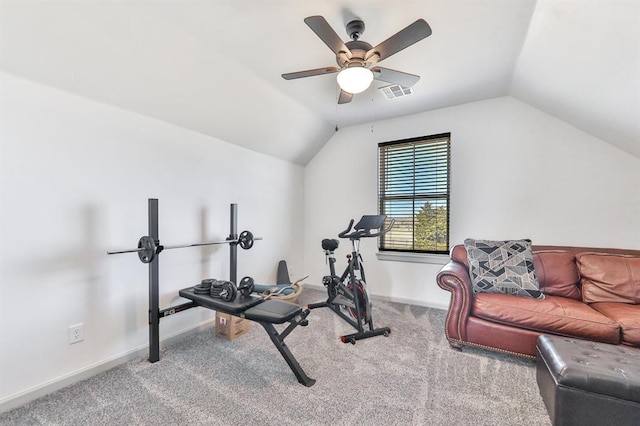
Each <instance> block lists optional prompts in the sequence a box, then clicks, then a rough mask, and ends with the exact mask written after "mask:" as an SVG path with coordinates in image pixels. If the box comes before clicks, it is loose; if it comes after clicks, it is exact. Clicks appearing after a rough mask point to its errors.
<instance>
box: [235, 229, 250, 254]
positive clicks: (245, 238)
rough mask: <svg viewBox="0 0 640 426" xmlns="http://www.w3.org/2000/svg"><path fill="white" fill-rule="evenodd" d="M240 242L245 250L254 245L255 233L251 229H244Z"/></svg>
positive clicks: (239, 238)
mask: <svg viewBox="0 0 640 426" xmlns="http://www.w3.org/2000/svg"><path fill="white" fill-rule="evenodd" d="M238 244H240V247H242V248H243V249H245V250H249V249H250V248H251V247H253V234H252V233H251V231H242V232H241V233H240V236H239V237H238Z"/></svg>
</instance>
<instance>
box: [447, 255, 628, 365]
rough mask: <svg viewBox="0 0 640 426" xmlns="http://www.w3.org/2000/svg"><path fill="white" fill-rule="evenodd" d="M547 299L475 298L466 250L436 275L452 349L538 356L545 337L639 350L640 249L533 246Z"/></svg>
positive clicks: (487, 295)
mask: <svg viewBox="0 0 640 426" xmlns="http://www.w3.org/2000/svg"><path fill="white" fill-rule="evenodd" d="M532 250H533V261H534V268H535V271H536V275H537V278H538V281H539V283H540V290H541V291H542V292H543V293H544V294H545V297H544V299H533V298H528V297H523V296H514V295H508V294H499V293H484V292H480V293H476V294H474V293H473V291H472V286H471V278H470V276H469V262H468V260H467V251H466V249H465V247H464V245H457V246H455V247H454V248H453V249H452V250H451V259H450V261H449V263H447V264H446V265H445V266H444V267H443V268H442V269H441V270H440V272H439V273H438V276H437V282H438V285H439V286H440V287H441V288H442V289H444V290H447V291H450V292H451V303H450V305H449V310H448V313H447V318H446V323H445V333H446V336H447V339H448V340H449V344H450V345H451V346H453V347H455V348H461V347H462V346H464V345H470V346H476V347H481V348H485V349H490V350H495V351H500V352H506V353H510V354H514V355H520V356H524V357H527V358H535V357H536V340H537V338H538V336H540V335H541V334H552V335H560V336H569V337H576V338H581V339H586V340H593V341H598V342H604V343H613V344H626V345H631V346H640V250H623V249H601V248H585V247H564V246H533V247H532Z"/></svg>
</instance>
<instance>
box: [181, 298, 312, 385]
mask: <svg viewBox="0 0 640 426" xmlns="http://www.w3.org/2000/svg"><path fill="white" fill-rule="evenodd" d="M178 294H179V295H180V296H181V297H184V298H185V299H189V300H191V301H192V302H193V303H194V304H195V305H197V306H202V307H203V308H208V309H213V310H214V311H218V312H223V313H225V314H231V315H234V316H237V317H240V318H244V319H247V320H249V321H255V322H257V323H258V324H260V325H261V326H262V327H263V328H264V329H265V331H266V332H267V334H268V335H269V338H270V339H271V341H272V342H273V344H274V345H275V347H276V348H277V349H278V351H279V352H280V355H282V357H283V358H284V360H285V361H287V364H288V365H289V368H291V371H292V372H293V374H295V376H296V378H297V379H298V382H300V383H301V384H303V385H305V386H307V387H309V386H313V384H314V383H315V382H316V381H315V380H314V379H312V378H310V377H309V376H307V374H306V373H305V372H304V370H303V369H302V367H300V364H298V361H296V359H295V357H294V356H293V354H292V353H291V351H290V350H289V347H288V346H287V344H286V343H285V342H284V339H285V338H286V337H287V336H288V335H289V333H291V332H292V331H293V329H294V328H296V327H297V326H299V325H301V326H306V325H307V324H308V320H307V319H306V318H307V316H308V315H309V310H308V309H305V310H304V311H303V310H302V308H301V307H300V306H298V305H296V304H294V303H290V302H285V301H282V300H274V299H269V300H265V299H263V298H260V297H256V296H248V297H247V296H242V295H240V294H238V296H237V297H236V298H235V300H233V301H231V302H225V301H224V300H222V299H216V298H213V297H211V296H209V295H206V294H196V293H194V291H193V287H188V288H185V289H182V290H180V291H179V292H178ZM287 322H288V323H289V325H288V326H287V327H286V328H285V329H284V330H283V331H282V332H278V330H276V328H275V327H274V324H284V323H287Z"/></svg>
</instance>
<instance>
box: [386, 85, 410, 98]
mask: <svg viewBox="0 0 640 426" xmlns="http://www.w3.org/2000/svg"><path fill="white" fill-rule="evenodd" d="M380 90H382V93H384V95H385V96H386V97H387V99H395V98H401V97H403V96H407V95H412V94H413V88H412V87H402V86H399V85H397V84H392V85H390V86H384V87H381V88H380Z"/></svg>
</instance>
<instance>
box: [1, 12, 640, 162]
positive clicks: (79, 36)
mask: <svg viewBox="0 0 640 426" xmlns="http://www.w3.org/2000/svg"><path fill="white" fill-rule="evenodd" d="M639 5H640V0H606V1H605V0H562V1H559V0H556V1H551V0H548V1H537V2H536V1H534V0H422V1H411V0H395V1H393V2H390V1H382V0H343V1H337V0H318V1H314V2H303V1H299V0H271V1H264V0H207V1H191V0H173V1H172V0H166V1H149V0H140V1H133V0H131V1H117V2H114V1H93V0H88V1H83V2H79V1H62V0H59V1H53V2H52V1H27V2H25V1H4V0H2V1H1V2H0V7H1V9H0V43H1V44H0V49H1V50H0V70H2V71H4V72H7V73H11V74H14V75H18V76H21V77H24V78H27V79H31V80H34V81H37V82H40V83H43V84H46V85H50V86H53V87H57V88H59V89H62V90H65V91H68V92H71V93H75V94H78V95H80V96H84V97H87V98H91V99H94V100H97V101H100V102H104V103H107V104H111V105H115V106H118V107H121V108H125V109H128V110H131V111H134V112H137V113H140V114H143V115H146V116H149V117H153V118H156V119H159V120H163V121H166V122H169V123H173V124H176V125H179V126H182V127H185V128H187V129H191V130H194V131H197V132H200V133H203V134H207V135H210V136H213V137H216V138H220V139H223V140H225V141H228V142H231V143H234V144H237V145H240V146H244V147H246V148H249V149H252V150H255V151H258V152H263V153H266V154H268V155H273V156H276V157H280V158H283V159H285V160H288V161H292V162H296V163H298V164H302V165H304V164H306V163H307V162H308V161H309V160H310V159H311V158H312V157H313V155H315V153H316V152H317V151H318V150H319V149H320V148H321V147H322V146H323V144H324V143H326V141H327V140H328V139H329V138H331V136H332V135H333V133H334V132H335V128H336V125H338V126H341V127H344V126H348V125H353V124H359V123H364V122H369V121H373V120H380V119H384V118H390V117H395V116H400V115H407V114H413V113H417V112H421V111H427V110H431V109H436V108H441V107H446V106H452V105H457V104H461V103H466V102H472V101H476V100H482V99H488V98H493V97H498V96H504V95H511V96H514V97H516V98H518V99H520V100H522V101H524V102H527V103H529V104H531V105H533V106H535V107H537V108H540V109H542V110H544V111H546V112H548V113H550V114H552V115H555V116H557V117H558V118H561V119H563V120H565V121H567V122H568V123H570V124H573V125H574V126H576V127H578V128H580V129H582V130H584V131H586V132H589V133H591V134H593V135H595V136H597V137H599V138H601V139H603V140H605V141H607V142H609V143H611V144H613V145H616V146H618V147H619V148H621V149H623V150H625V151H627V152H630V153H632V154H633V155H635V156H637V157H640V124H639V123H640V6H639ZM311 15H322V16H324V17H325V18H326V19H327V21H328V22H329V23H330V24H331V25H332V27H333V28H334V29H335V31H336V32H337V33H338V34H339V35H340V36H341V37H343V38H344V39H345V40H347V39H348V37H347V34H346V31H345V29H344V28H345V25H346V23H347V22H348V21H350V20H351V19H353V18H360V19H362V20H364V22H365V24H366V29H365V32H364V34H363V36H362V37H361V39H362V40H366V41H368V42H370V43H371V44H372V45H376V44H378V43H380V42H381V41H383V40H385V39H386V38H388V37H389V36H391V35H392V34H394V33H396V32H397V31H399V30H400V29H402V28H404V27H405V26H407V25H409V24H410V23H411V22H413V21H414V20H416V19H418V18H424V19H425V20H426V21H427V22H428V23H429V24H430V26H431V27H432V29H433V34H432V35H431V36H430V37H428V38H427V39H425V40H422V41H420V42H418V43H417V44H415V45H413V46H411V47H409V48H408V49H406V50H404V51H402V52H399V53H397V54H396V55H394V56H392V57H390V58H388V59H387V60H385V61H384V62H383V63H382V65H383V66H385V67H388V68H392V69H396V70H401V71H405V72H409V73H412V74H418V75H420V76H421V77H422V78H421V80H420V81H419V82H418V83H417V84H416V85H415V87H414V91H415V94H414V95H411V96H407V97H404V98H399V99H394V100H387V99H385V98H384V96H383V95H382V93H381V92H380V91H379V90H378V88H379V87H381V86H383V85H384V84H383V83H380V82H375V83H374V85H372V88H370V89H369V90H368V91H366V92H364V93H363V94H360V95H356V96H355V97H354V101H353V102H351V103H350V104H345V105H337V103H336V100H337V94H338V88H337V84H336V81H335V76H334V75H328V76H317V77H310V78H305V79H300V80H293V81H285V80H283V79H282V78H281V76H280V75H281V74H282V73H286V72H293V71H300V70H305V69H311V68H319V67H323V66H333V65H335V57H334V55H333V53H332V52H331V51H330V50H329V49H328V48H327V47H326V46H325V45H324V43H323V42H322V41H320V39H318V38H317V36H316V35H315V34H314V33H313V32H312V31H311V30H310V29H309V28H308V27H307V26H306V25H305V24H304V22H303V19H304V18H305V17H307V16H311Z"/></svg>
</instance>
